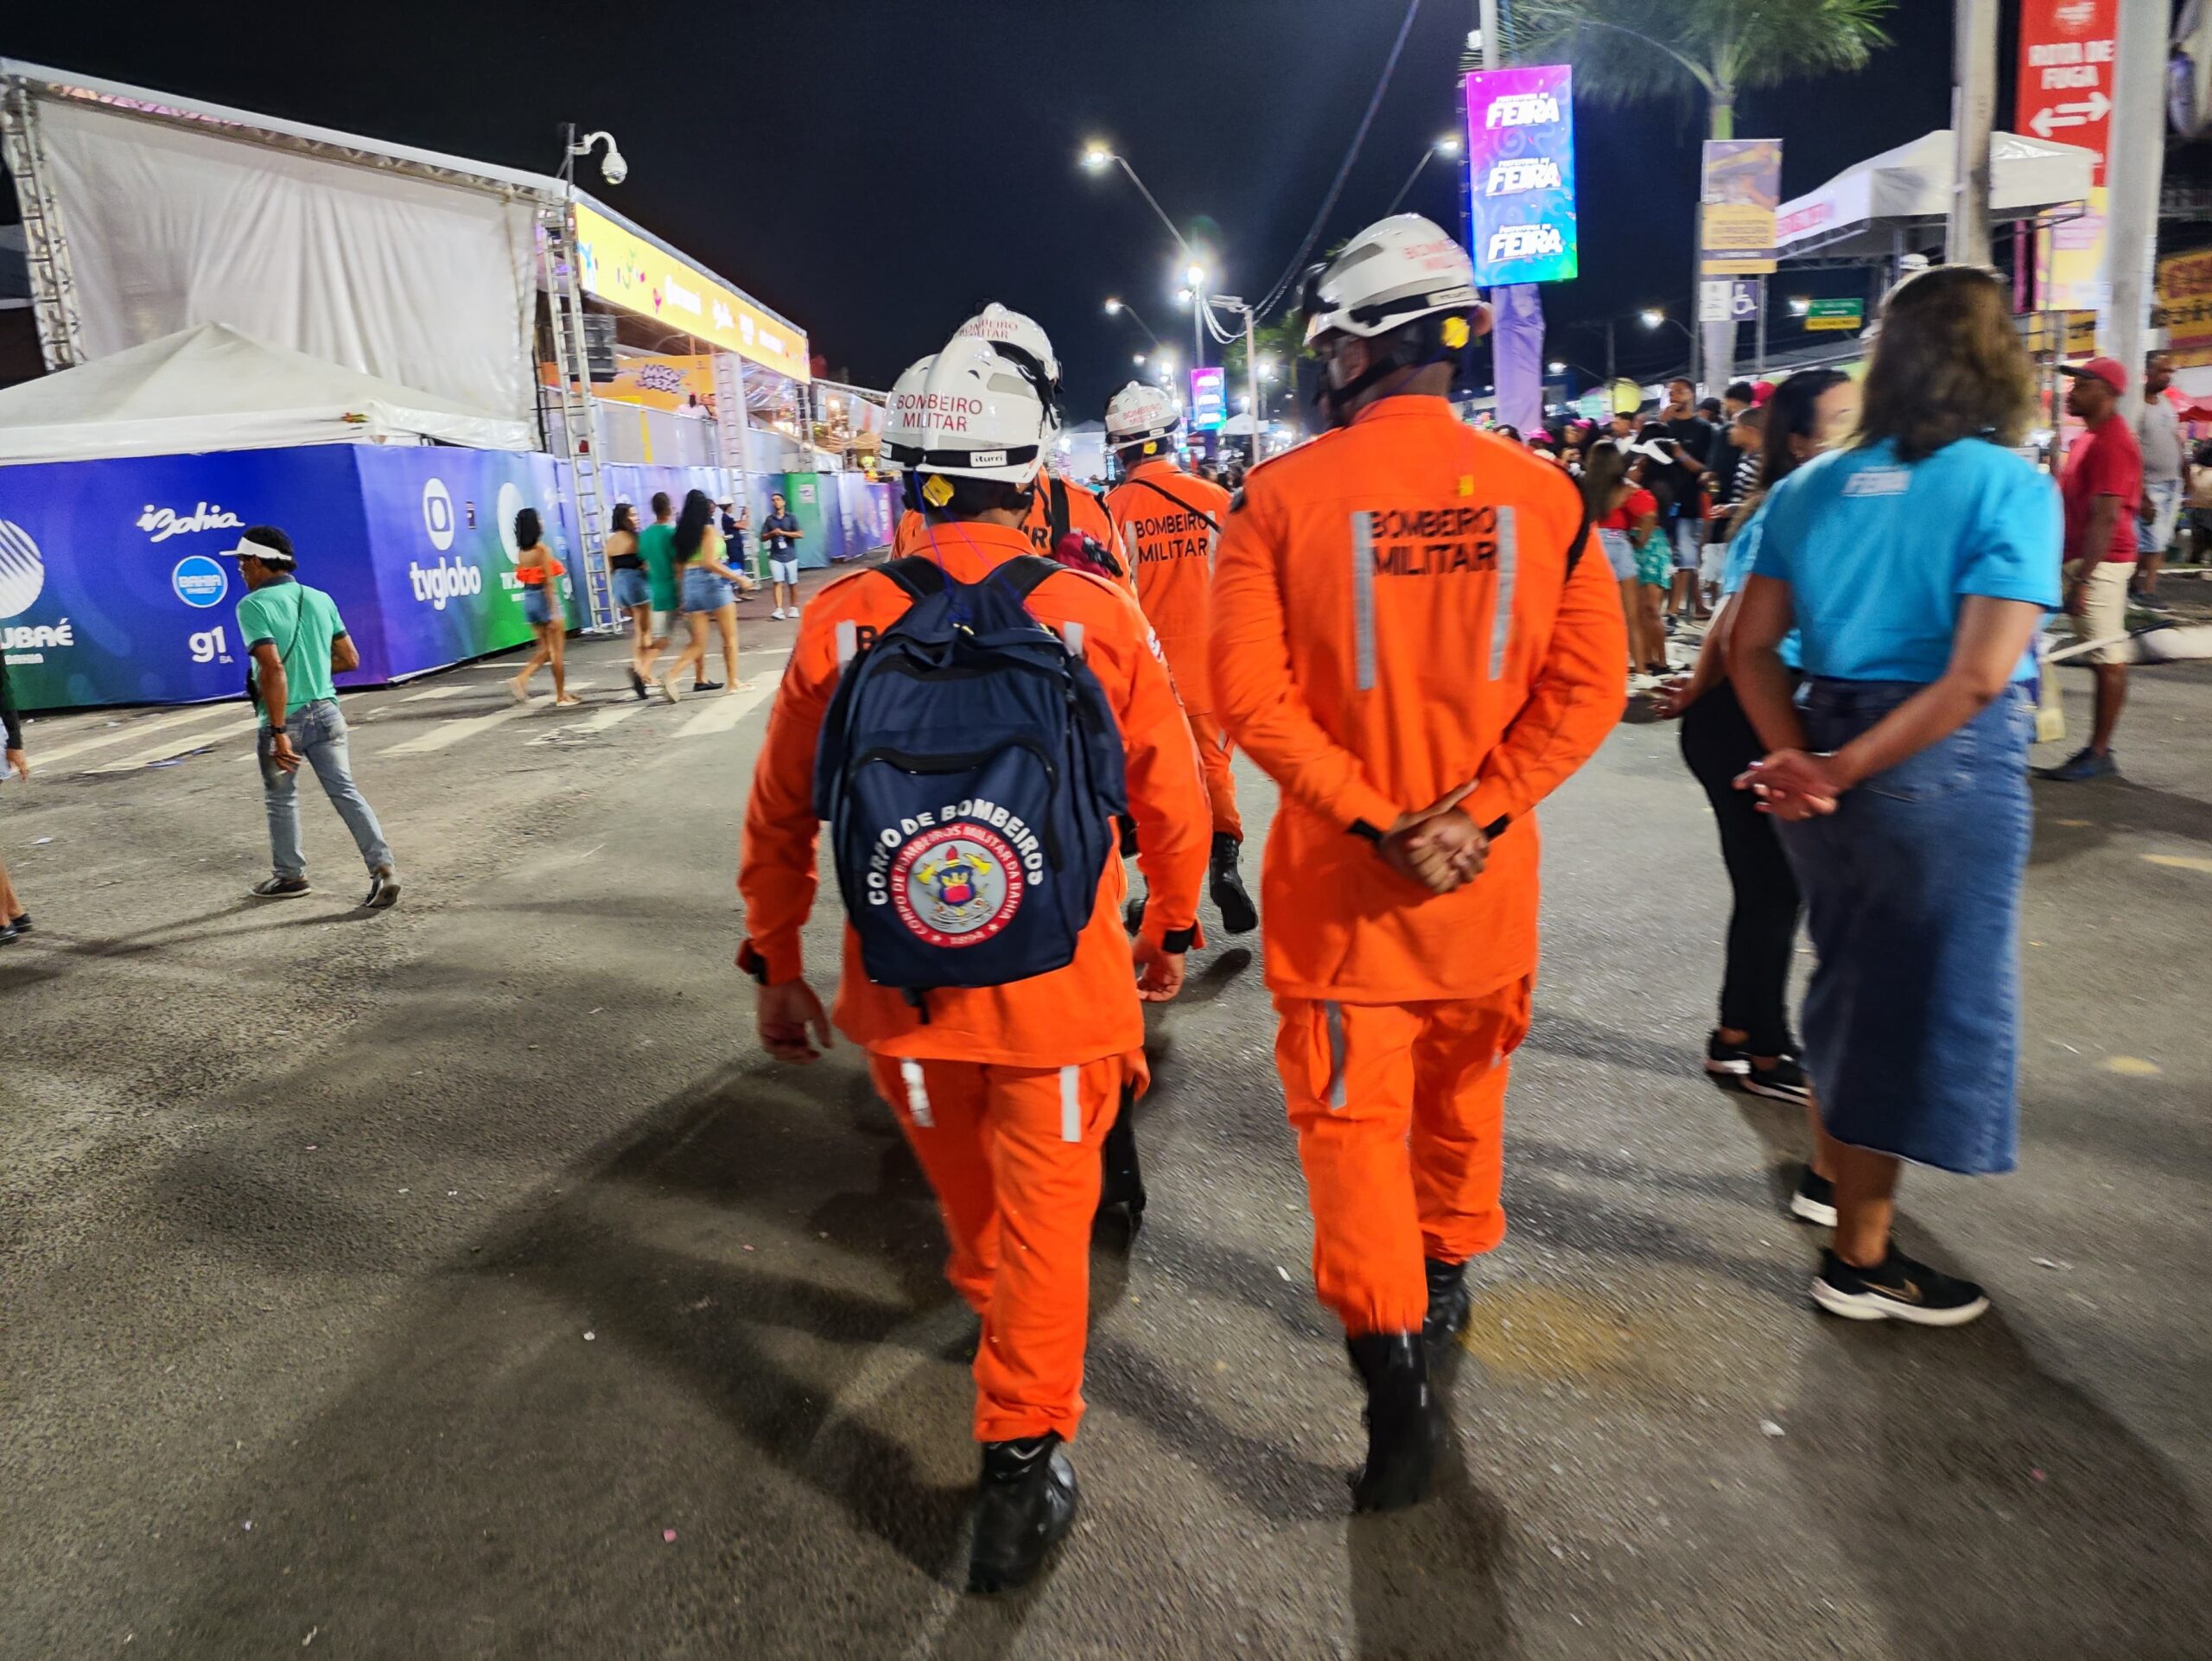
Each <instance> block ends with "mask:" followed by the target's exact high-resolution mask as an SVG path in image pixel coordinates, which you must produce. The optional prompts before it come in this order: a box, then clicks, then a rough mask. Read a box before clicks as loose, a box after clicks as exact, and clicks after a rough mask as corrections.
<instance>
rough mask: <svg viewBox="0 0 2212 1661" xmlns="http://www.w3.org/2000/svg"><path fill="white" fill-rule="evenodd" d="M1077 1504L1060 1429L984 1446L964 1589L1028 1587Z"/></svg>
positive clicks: (1072, 1521)
mask: <svg viewBox="0 0 2212 1661" xmlns="http://www.w3.org/2000/svg"><path fill="white" fill-rule="evenodd" d="M1075 1502H1076V1487H1075V1467H1074V1466H1073V1465H1072V1464H1071V1463H1070V1462H1069V1460H1068V1456H1067V1452H1066V1450H1065V1448H1062V1447H1061V1446H1060V1437H1059V1433H1058V1431H1056V1430H1047V1431H1046V1433H1045V1434H1044V1435H1041V1436H1032V1437H1030V1438H1029V1439H1027V1441H987V1442H985V1443H984V1444H983V1480H982V1483H981V1484H980V1485H979V1486H978V1488H977V1490H976V1542H975V1546H974V1548H973V1550H971V1551H970V1552H969V1558H968V1589H969V1591H970V1592H982V1593H992V1592H1010V1591H1012V1590H1013V1589H1014V1588H1015V1587H1017V1586H1024V1585H1027V1583H1028V1582H1029V1581H1030V1580H1031V1579H1032V1578H1033V1576H1034V1575H1036V1573H1037V1570H1038V1569H1039V1567H1040V1566H1041V1565H1042V1564H1043V1562H1044V1561H1045V1554H1046V1552H1048V1551H1050V1550H1052V1547H1053V1546H1054V1545H1055V1544H1056V1543H1058V1541H1059V1540H1060V1538H1061V1537H1063V1536H1064V1535H1065V1534H1066V1533H1067V1531H1068V1530H1069V1529H1070V1528H1071V1527H1073V1526H1074V1524H1075Z"/></svg>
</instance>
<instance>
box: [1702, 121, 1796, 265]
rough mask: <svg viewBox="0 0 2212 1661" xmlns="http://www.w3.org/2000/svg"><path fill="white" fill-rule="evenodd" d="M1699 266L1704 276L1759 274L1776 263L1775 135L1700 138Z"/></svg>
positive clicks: (1778, 191)
mask: <svg viewBox="0 0 2212 1661" xmlns="http://www.w3.org/2000/svg"><path fill="white" fill-rule="evenodd" d="M1704 160H1705V171H1704V177H1703V181H1702V182H1701V184H1700V188H1699V191H1698V196H1699V200H1700V203H1701V204H1702V207H1703V215H1702V218H1701V220H1700V224H1701V226H1702V229H1701V231H1700V235H1699V239H1698V248H1699V259H1700V264H1699V269H1700V270H1701V271H1702V272H1703V274H1704V275H1706V276H1707V277H1758V276H1763V275H1764V274H1765V273H1767V272H1769V271H1771V270H1774V269H1775V254H1776V248H1775V213H1776V209H1777V207H1778V206H1779V204H1780V200H1781V196H1782V141H1781V140H1780V139H1779V138H1713V139H1707V141H1706V143H1705V153H1704Z"/></svg>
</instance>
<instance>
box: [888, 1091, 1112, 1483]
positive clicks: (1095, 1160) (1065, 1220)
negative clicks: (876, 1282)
mask: <svg viewBox="0 0 2212 1661" xmlns="http://www.w3.org/2000/svg"><path fill="white" fill-rule="evenodd" d="M868 1071H869V1073H870V1075H871V1077H872V1078H873V1079H874V1083H875V1087H876V1091H877V1092H878V1093H879V1094H880V1095H881V1096H882V1098H883V1099H884V1100H885V1101H886V1102H887V1103H889V1104H890V1105H891V1109H892V1111H893V1113H895V1114H896V1115H897V1116H898V1119H899V1126H900V1128H901V1129H902V1130H905V1131H906V1139H907V1141H908V1142H911V1143H912V1146H913V1149H914V1155H915V1157H916V1158H917V1159H918V1160H919V1161H921V1165H922V1170H923V1172H924V1173H925V1174H926V1175H927V1176H928V1177H929V1180H930V1186H931V1187H932V1188H934V1189H935V1190H936V1191H937V1200H938V1210H939V1211H940V1212H942V1213H943V1214H944V1231H945V1232H946V1234H947V1235H949V1236H950V1238H951V1241H952V1253H951V1257H950V1259H949V1260H948V1261H947V1263H946V1264H945V1278H946V1279H947V1280H949V1281H950V1282H952V1285H953V1289H954V1290H956V1291H957V1292H958V1293H959V1294H960V1295H961V1296H962V1297H963V1298H965V1299H966V1300H967V1301H968V1306H969V1308H972V1309H973V1310H975V1312H976V1314H978V1315H981V1316H982V1321H983V1334H982V1342H981V1343H979V1344H977V1345H976V1369H975V1371H976V1441H1017V1440H1027V1438H1029V1437H1032V1436H1038V1435H1043V1434H1044V1433H1045V1432H1046V1431H1047V1430H1057V1431H1058V1432H1059V1434H1060V1435H1061V1436H1062V1438H1063V1439H1065V1440H1070V1441H1072V1440H1073V1439H1074V1436H1075V1433H1076V1426H1077V1423H1079V1422H1081V1420H1082V1418H1083V1352H1084V1335H1085V1332H1086V1329H1087V1328H1088V1327H1089V1324H1090V1222H1091V1217H1092V1215H1093V1213H1094V1212H1096V1211H1097V1209H1098V1183H1099V1147H1100V1144H1102V1143H1103V1142H1104V1141H1105V1140H1106V1132H1107V1131H1108V1130H1109V1129H1110V1128H1111V1127H1112V1125H1113V1123H1114V1115H1115V1113H1116V1110H1117V1109H1118V1108H1119V1106H1120V1104H1121V1098H1122V1088H1123V1086H1124V1085H1132V1084H1133V1085H1135V1086H1136V1087H1137V1088H1138V1089H1139V1090H1141V1089H1142V1088H1143V1085H1144V1083H1145V1065H1144V1058H1143V1056H1142V1055H1141V1053H1140V1054H1138V1055H1135V1056H1128V1057H1122V1056H1109V1057H1107V1058H1105V1059H1104V1060H1098V1061H1090V1062H1086V1063H1084V1064H1083V1065H1082V1066H1070V1067H1008V1066H993V1065H990V1064H987V1063H983V1062H977V1061H939V1060H904V1059H902V1058H900V1057H898V1056H891V1055H880V1054H876V1053H874V1052H871V1053H869V1056H868Z"/></svg>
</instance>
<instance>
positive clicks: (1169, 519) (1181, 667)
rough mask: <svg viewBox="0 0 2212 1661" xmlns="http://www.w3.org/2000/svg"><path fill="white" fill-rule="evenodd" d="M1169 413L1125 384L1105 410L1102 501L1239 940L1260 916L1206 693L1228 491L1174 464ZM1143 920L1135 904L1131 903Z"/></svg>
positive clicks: (1225, 747)
mask: <svg viewBox="0 0 2212 1661" xmlns="http://www.w3.org/2000/svg"><path fill="white" fill-rule="evenodd" d="M1177 419H1178V417H1177V415H1176V410H1175V406H1174V404H1172V403H1171V402H1169V400H1168V397H1167V394H1166V393H1165V392H1163V391H1160V389H1159V388H1158V387H1157V386H1146V385H1141V383H1139V382H1137V381H1131V382H1130V383H1129V384H1128V385H1126V386H1124V387H1123V388H1122V390H1121V391H1118V392H1116V394H1115V395H1114V397H1113V398H1112V400H1111V401H1110V402H1109V404H1107V405H1106V442H1107V443H1108V444H1109V446H1110V447H1112V449H1113V450H1114V453H1115V454H1116V455H1118V456H1119V457H1120V458H1121V461H1122V470H1123V473H1124V474H1126V477H1125V478H1124V479H1123V480H1122V483H1121V484H1120V485H1119V486H1118V487H1116V488H1115V489H1114V490H1113V491H1111V492H1109V493H1108V495H1107V498H1106V511H1107V512H1109V513H1110V514H1112V515H1113V519H1114V524H1115V525H1116V528H1117V530H1118V532H1119V536H1120V542H1119V544H1118V545H1119V548H1120V551H1121V555H1122V563H1124V564H1126V565H1127V566H1128V570H1129V574H1130V575H1131V576H1133V577H1135V579H1136V588H1137V602H1138V603H1139V604H1140V605H1141V606H1142V607H1143V608H1144V614H1145V616H1146V617H1147V619H1148V620H1150V621H1151V623H1152V627H1153V632H1154V633H1156V634H1158V635H1159V637H1160V652H1161V653H1162V654H1163V655H1164V656H1166V659H1167V667H1168V671H1169V672H1170V673H1172V674H1173V676H1174V677H1175V692H1176V696H1178V697H1180V698H1181V699H1182V700H1183V708H1184V710H1185V711H1186V712H1187V713H1188V714H1189V716H1190V717H1191V737H1192V740H1193V741H1195V742H1196V743H1197V745H1198V761H1199V765H1200V766H1202V767H1204V768H1205V776H1206V798H1207V800H1208V801H1209V802H1210V803H1211V805H1212V808H1213V863H1212V874H1211V886H1212V891H1213V902H1214V904H1215V905H1216V906H1217V907H1220V908H1221V926H1222V927H1223V928H1224V929H1226V930H1227V931H1228V932H1230V933H1231V934H1243V933H1245V932H1248V931H1249V930H1251V929H1252V928H1254V927H1255V926H1258V924H1259V920H1260V914H1259V913H1258V912H1256V911H1255V910H1254V909H1253V907H1252V896H1251V895H1250V894H1248V893H1246V892H1245V889H1244V875H1243V872H1242V871H1240V870H1239V869H1237V859H1238V856H1239V855H1240V854H1241V853H1242V851H1243V846H1244V821H1243V819H1242V818H1239V817H1238V815H1237V811H1236V774H1235V773H1233V772H1231V771H1230V765H1229V741H1228V739H1226V738H1225V737H1224V736H1223V735H1222V731H1221V727H1220V724H1219V723H1218V722H1216V721H1215V720H1214V718H1213V714H1212V710H1213V701H1212V699H1211V697H1209V696H1208V694H1207V690H1206V633H1207V624H1208V620H1209V619H1210V618H1211V613H1212V601H1211V598H1210V597H1209V595H1210V593H1211V588H1212V584H1213V555H1214V545H1215V544H1216V542H1217V540H1218V539H1219V537H1220V535H1221V526H1222V521H1223V520H1224V519H1225V518H1226V517H1227V516H1228V512H1229V493H1228V492H1227V491H1225V490H1224V489H1223V488H1222V487H1220V486H1219V485H1217V484H1215V483H1213V482H1212V481H1211V480H1206V479H1201V478H1199V477H1198V476H1197V475H1196V474H1191V473H1186V472H1185V471H1184V470H1183V469H1182V468H1179V467H1177V466H1176V465H1175V427H1176V423H1177ZM1137 904H1138V907H1140V909H1139V910H1138V913H1137V914H1138V915H1140V916H1141V914H1142V912H1141V904H1142V902H1141V901H1140V902H1137Z"/></svg>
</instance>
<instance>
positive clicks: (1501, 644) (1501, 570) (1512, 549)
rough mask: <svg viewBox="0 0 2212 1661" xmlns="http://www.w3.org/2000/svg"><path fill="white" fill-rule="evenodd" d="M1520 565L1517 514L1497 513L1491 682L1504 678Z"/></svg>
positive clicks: (1504, 509) (1503, 510)
mask: <svg viewBox="0 0 2212 1661" xmlns="http://www.w3.org/2000/svg"><path fill="white" fill-rule="evenodd" d="M1520 562H1521V527H1520V521H1519V519H1518V518H1517V517H1516V510H1515V509H1513V508H1510V507H1501V508H1499V509H1498V510H1497V613H1496V614H1495V615H1493V616H1492V617H1491V620H1490V678H1491V679H1492V680H1502V679H1503V678H1504V676H1505V654H1506V652H1508V651H1509V650H1510V648H1511V646H1512V645H1513V577H1514V572H1515V570H1516V567H1517V566H1518V565H1519V564H1520Z"/></svg>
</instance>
